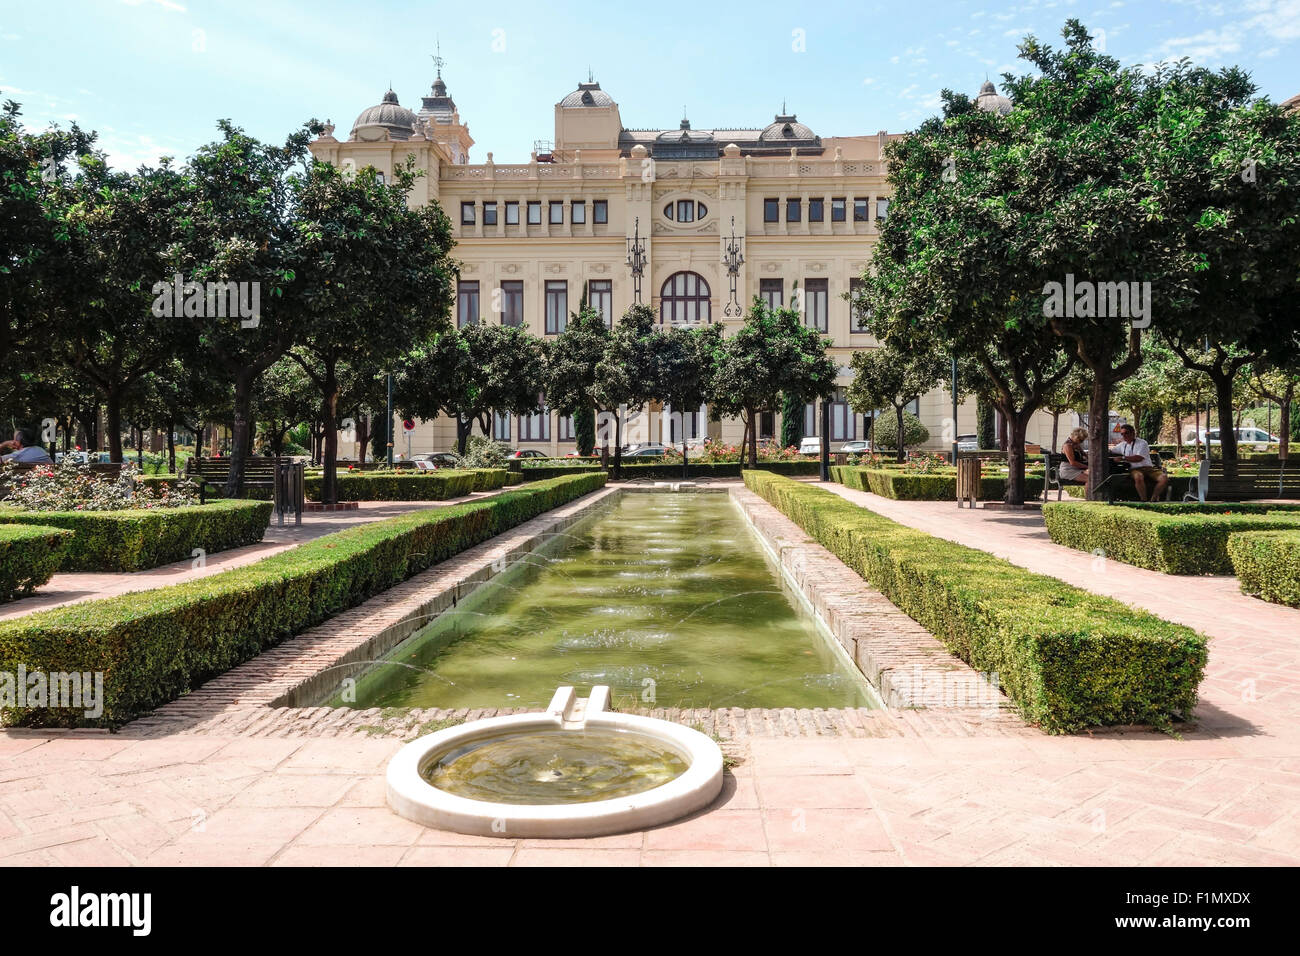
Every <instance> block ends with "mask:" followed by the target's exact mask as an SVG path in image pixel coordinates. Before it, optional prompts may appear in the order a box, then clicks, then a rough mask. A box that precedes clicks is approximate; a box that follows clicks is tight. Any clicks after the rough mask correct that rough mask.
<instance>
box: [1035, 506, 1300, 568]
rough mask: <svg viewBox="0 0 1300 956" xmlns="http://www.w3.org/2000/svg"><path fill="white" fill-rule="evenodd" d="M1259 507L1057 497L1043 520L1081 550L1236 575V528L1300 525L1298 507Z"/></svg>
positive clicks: (1060, 540)
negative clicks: (1231, 539) (1232, 541)
mask: <svg viewBox="0 0 1300 956" xmlns="http://www.w3.org/2000/svg"><path fill="white" fill-rule="evenodd" d="M1254 507H1259V506H1254ZM1254 507H1251V506H1242V505H1236V504H1232V505H1211V506H1210V507H1208V508H1194V509H1188V506H1186V505H1182V504H1173V503H1171V504H1166V505H1163V506H1162V505H1160V504H1155V505H1137V506H1128V505H1105V504H1100V503H1097V502H1076V501H1059V502H1057V501H1053V502H1049V503H1047V504H1046V505H1044V506H1043V519H1044V520H1045V521H1046V523H1047V533H1048V535H1050V536H1051V538H1052V540H1053V541H1055V542H1056V543H1057V544H1061V545H1064V546H1065V547H1067V548H1074V549H1075V550H1077V551H1091V552H1094V553H1100V554H1104V555H1105V556H1106V557H1108V558H1113V559H1114V560H1116V561H1122V562H1124V563H1125V564H1132V565H1136V566H1137V567H1139V568H1147V569H1149V570H1152V571H1163V572H1164V573H1166V574H1231V573H1232V559H1231V558H1230V557H1229V555H1228V536H1229V535H1230V534H1232V533H1233V532H1234V531H1267V530H1271V529H1274V528H1300V514H1296V513H1295V512H1294V511H1291V510H1280V509H1279V510H1272V509H1268V508H1267V507H1266V506H1265V508H1264V509H1263V510H1259V511H1257V510H1254Z"/></svg>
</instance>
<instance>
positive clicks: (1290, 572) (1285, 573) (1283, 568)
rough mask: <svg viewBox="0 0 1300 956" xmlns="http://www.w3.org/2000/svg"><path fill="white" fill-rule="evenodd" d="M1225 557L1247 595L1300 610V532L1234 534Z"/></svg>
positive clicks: (1247, 532)
mask: <svg viewBox="0 0 1300 956" xmlns="http://www.w3.org/2000/svg"><path fill="white" fill-rule="evenodd" d="M1228 556H1229V557H1231V558H1232V568H1233V570H1234V571H1235V572H1236V574H1237V579H1238V580H1239V581H1240V582H1241V589H1242V590H1243V591H1245V592H1246V593H1247V594H1253V595H1255V596H1256V597H1259V598H1263V599H1264V600H1265V601H1272V602H1273V603H1274V604H1289V605H1290V606H1291V607H1300V530H1295V531H1235V532H1233V533H1232V534H1230V535H1228Z"/></svg>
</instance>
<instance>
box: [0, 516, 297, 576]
mask: <svg viewBox="0 0 1300 956" xmlns="http://www.w3.org/2000/svg"><path fill="white" fill-rule="evenodd" d="M271 507H272V506H271V504H270V502H265V501H233V500H232V501H210V502H208V503H207V504H206V505H190V506H188V507H184V508H148V509H142V510H127V511H35V512H33V511H11V510H0V524H29V525H46V526H48V527H51V528H67V529H68V530H69V531H71V532H72V533H73V536H72V540H71V541H69V542H68V544H67V546H66V549H65V553H64V557H63V562H62V564H61V565H60V570H62V571H144V570H147V569H149V568H156V567H158V566H159V565H161V564H171V563H172V562H173V561H183V560H187V559H189V558H191V557H193V555H194V549H195V548H202V549H203V550H204V551H205V552H207V553H208V554H214V553H215V552H217V551H226V550H229V549H230V548H241V547H243V546H245V545H249V544H256V543H257V542H258V541H261V540H262V535H263V534H265V533H266V526H267V524H268V523H269V522H270V520H271Z"/></svg>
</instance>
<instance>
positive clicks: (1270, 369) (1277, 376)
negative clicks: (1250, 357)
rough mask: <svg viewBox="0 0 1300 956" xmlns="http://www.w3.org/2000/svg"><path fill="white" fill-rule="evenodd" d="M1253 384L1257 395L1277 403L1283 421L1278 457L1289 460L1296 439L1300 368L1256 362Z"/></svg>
mask: <svg viewBox="0 0 1300 956" xmlns="http://www.w3.org/2000/svg"><path fill="white" fill-rule="evenodd" d="M1251 373H1252V379H1251V384H1252V386H1253V388H1254V391H1255V393H1256V394H1258V395H1259V396H1260V397H1262V398H1264V399H1265V400H1267V401H1270V402H1277V406H1278V411H1279V413H1280V415H1281V421H1280V422H1279V423H1278V440H1279V447H1278V456H1279V457H1280V458H1282V459H1284V460H1285V459H1287V458H1289V457H1290V454H1291V442H1292V441H1294V440H1296V439H1295V437H1294V436H1295V426H1296V420H1297V418H1300V416H1295V417H1293V416H1294V412H1295V399H1296V392H1297V391H1300V366H1295V367H1292V368H1279V367H1276V366H1273V365H1270V364H1269V363H1268V362H1265V361H1261V362H1256V363H1255V364H1254V365H1253V366H1252V367H1251Z"/></svg>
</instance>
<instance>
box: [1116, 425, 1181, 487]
mask: <svg viewBox="0 0 1300 956" xmlns="http://www.w3.org/2000/svg"><path fill="white" fill-rule="evenodd" d="M1119 432H1120V442H1119V444H1118V445H1116V446H1115V447H1114V448H1112V449H1111V451H1112V452H1114V453H1115V454H1117V455H1118V456H1119V457H1120V458H1122V459H1123V460H1124V461H1126V462H1128V463H1129V473H1130V474H1132V476H1133V487H1134V488H1136V489H1137V495H1138V499H1139V500H1141V501H1155V500H1156V499H1157V498H1159V497H1160V495H1161V493H1163V492H1164V490H1165V486H1166V485H1167V484H1169V476H1168V475H1166V474H1165V472H1164V469H1163V468H1157V467H1156V466H1155V465H1153V464H1152V463H1151V448H1150V446H1149V445H1147V441H1146V439H1145V438H1138V436H1137V431H1136V429H1134V428H1133V426H1132V425H1121V426H1120V427H1119ZM1148 481H1153V482H1155V488H1154V489H1152V491H1151V496H1150V497H1149V498H1148V497H1147V493H1146V486H1147V482H1148Z"/></svg>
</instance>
